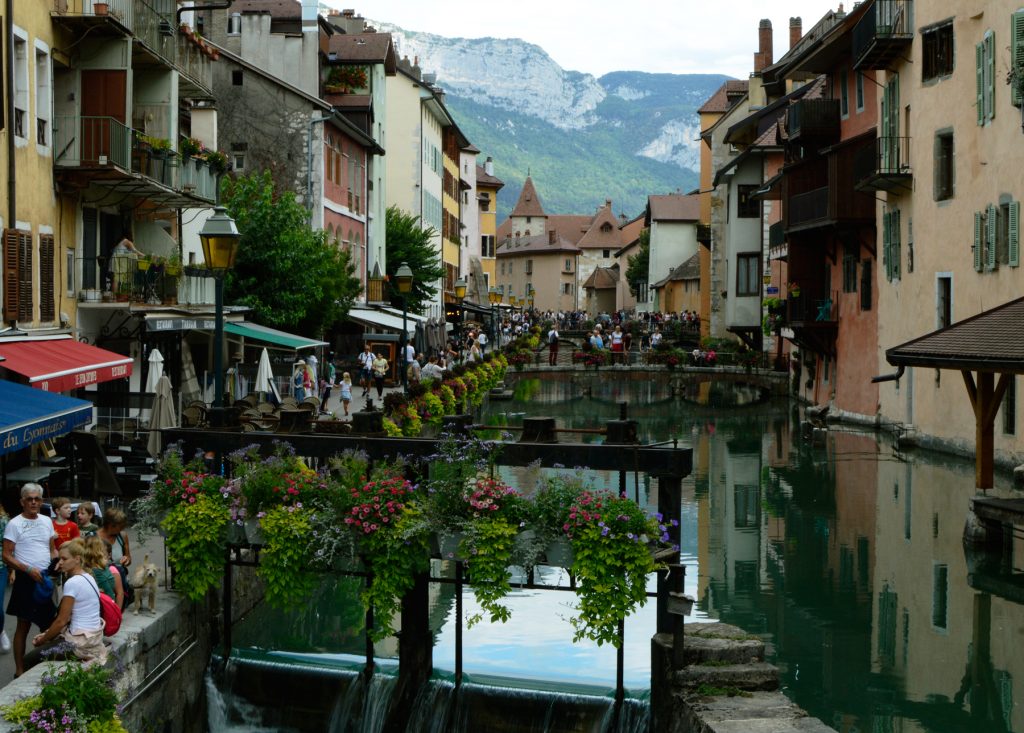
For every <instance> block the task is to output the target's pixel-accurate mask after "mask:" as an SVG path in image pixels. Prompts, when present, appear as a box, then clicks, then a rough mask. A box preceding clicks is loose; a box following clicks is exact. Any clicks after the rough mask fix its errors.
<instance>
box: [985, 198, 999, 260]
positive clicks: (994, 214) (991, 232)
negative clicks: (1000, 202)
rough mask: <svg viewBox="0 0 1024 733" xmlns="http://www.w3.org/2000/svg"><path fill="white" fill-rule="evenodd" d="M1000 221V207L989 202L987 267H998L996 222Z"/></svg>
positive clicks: (986, 241) (987, 209)
mask: <svg viewBox="0 0 1024 733" xmlns="http://www.w3.org/2000/svg"><path fill="white" fill-rule="evenodd" d="M998 221H999V213H998V209H996V206H995V204H989V205H988V208H986V209H985V269H986V270H994V269H996V229H997V227H996V224H997V223H998Z"/></svg>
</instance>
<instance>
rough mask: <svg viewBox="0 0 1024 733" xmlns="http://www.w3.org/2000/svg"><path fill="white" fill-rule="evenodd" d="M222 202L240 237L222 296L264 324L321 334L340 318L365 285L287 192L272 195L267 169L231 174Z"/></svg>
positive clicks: (272, 187)
mask: <svg viewBox="0 0 1024 733" xmlns="http://www.w3.org/2000/svg"><path fill="white" fill-rule="evenodd" d="M222 198H223V201H224V206H225V207H226V208H227V210H228V213H229V214H230V215H231V216H232V217H234V219H235V222H236V223H237V224H238V231H239V232H240V233H241V235H242V238H241V240H240V242H239V246H238V257H237V258H236V260H235V268H234V270H232V271H231V272H229V273H228V275H227V277H226V278H225V280H224V287H225V297H226V298H227V299H228V300H230V301H231V302H234V303H237V304H239V305H247V306H249V307H251V308H252V309H253V313H254V315H255V319H256V320H257V321H258V322H259V323H262V324H264V325H266V326H272V327H275V328H282V329H285V330H290V331H295V332H296V333H300V334H313V335H318V334H320V333H323V331H324V329H325V327H327V326H329V325H331V324H332V323H334V322H335V321H338V320H340V319H342V318H344V317H345V315H346V314H347V313H348V310H349V308H350V307H351V306H352V302H353V301H354V300H355V298H356V296H357V295H359V293H360V291H361V289H362V285H361V283H360V281H359V278H357V277H355V267H354V266H353V264H352V260H351V258H350V257H349V253H348V252H346V251H344V250H342V249H341V248H340V247H338V246H337V244H336V243H334V242H328V241H327V235H326V234H325V233H324V232H322V231H315V230H313V228H312V227H310V225H309V213H308V212H307V211H306V209H305V208H303V207H302V206H301V205H300V204H299V203H298V202H297V201H296V200H295V194H293V193H292V192H291V191H285V192H283V193H280V194H278V193H276V192H275V190H274V183H273V180H272V177H271V174H270V172H269V171H263V172H262V173H254V174H252V175H251V176H241V177H238V178H233V179H228V180H226V182H225V184H224V190H223V197H222Z"/></svg>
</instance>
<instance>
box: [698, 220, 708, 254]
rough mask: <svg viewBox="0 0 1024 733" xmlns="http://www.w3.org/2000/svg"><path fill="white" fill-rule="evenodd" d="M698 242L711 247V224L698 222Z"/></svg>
mask: <svg viewBox="0 0 1024 733" xmlns="http://www.w3.org/2000/svg"><path fill="white" fill-rule="evenodd" d="M697 242H698V244H702V245H704V246H705V247H707V248H708V249H710V248H711V225H710V224H698V225H697Z"/></svg>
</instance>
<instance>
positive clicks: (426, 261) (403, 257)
mask: <svg viewBox="0 0 1024 733" xmlns="http://www.w3.org/2000/svg"><path fill="white" fill-rule="evenodd" d="M419 221H420V218H419V217H418V216H415V215H413V214H406V213H405V212H404V211H402V210H400V209H399V208H398V207H397V206H389V207H388V211H387V217H386V218H385V222H386V231H387V233H388V244H387V260H388V273H387V274H388V282H389V283H390V284H391V290H390V297H391V304H392V305H393V306H395V307H396V308H401V307H402V296H401V295H400V294H399V292H398V287H397V286H396V285H395V283H396V282H397V281H396V280H395V273H396V272H398V268H399V267H401V266H402V264H403V263H404V264H406V265H408V266H409V267H410V268H411V269H412V272H413V275H414V279H413V283H412V292H411V293H409V294H408V295H406V306H407V307H408V309H409V310H410V311H411V312H413V313H422V312H423V311H424V310H425V308H426V306H427V305H428V304H429V303H430V302H431V301H432V300H433V299H434V296H436V295H437V288H436V287H435V286H434V283H436V282H437V281H438V280H440V279H441V278H442V277H444V267H442V265H441V255H440V253H439V252H438V251H437V250H436V249H435V248H434V245H433V243H432V240H433V238H434V235H435V234H437V232H436V231H435V230H434V228H433V227H427V228H426V229H424V228H423V227H422V226H420V223H419Z"/></svg>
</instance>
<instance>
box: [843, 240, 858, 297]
mask: <svg viewBox="0 0 1024 733" xmlns="http://www.w3.org/2000/svg"><path fill="white" fill-rule="evenodd" d="M859 264H860V244H859V243H856V242H855V243H853V244H847V245H846V247H845V249H844V251H843V292H844V293H856V292H857V274H858V273H857V266H858V265H859Z"/></svg>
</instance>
